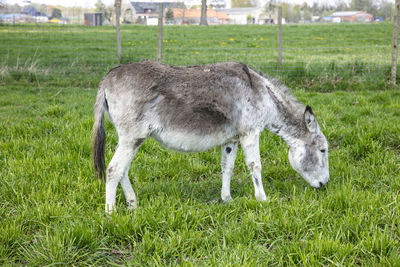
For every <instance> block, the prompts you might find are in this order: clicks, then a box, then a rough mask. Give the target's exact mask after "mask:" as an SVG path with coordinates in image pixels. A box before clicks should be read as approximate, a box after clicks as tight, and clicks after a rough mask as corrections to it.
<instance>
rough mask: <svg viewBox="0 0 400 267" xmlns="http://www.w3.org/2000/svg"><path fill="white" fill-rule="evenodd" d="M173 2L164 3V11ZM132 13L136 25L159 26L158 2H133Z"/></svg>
mask: <svg viewBox="0 0 400 267" xmlns="http://www.w3.org/2000/svg"><path fill="white" fill-rule="evenodd" d="M172 4H173V2H164V3H163V8H164V10H165V9H166V8H168V7H169V6H170V5H172ZM131 6H132V13H133V16H134V17H135V20H136V23H138V24H145V25H157V24H158V3H157V2H131Z"/></svg>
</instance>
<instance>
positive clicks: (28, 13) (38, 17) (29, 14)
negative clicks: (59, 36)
mask: <svg viewBox="0 0 400 267" xmlns="http://www.w3.org/2000/svg"><path fill="white" fill-rule="evenodd" d="M21 14H22V15H25V20H26V21H32V22H48V21H49V18H48V17H47V15H46V13H44V12H40V11H38V10H37V9H36V8H35V7H34V6H27V7H25V8H24V9H23V10H22V12H21Z"/></svg>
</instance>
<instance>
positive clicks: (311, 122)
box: [304, 105, 318, 133]
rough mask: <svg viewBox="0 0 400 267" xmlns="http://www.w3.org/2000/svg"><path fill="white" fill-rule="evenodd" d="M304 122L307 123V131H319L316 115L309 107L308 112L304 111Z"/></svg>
mask: <svg viewBox="0 0 400 267" xmlns="http://www.w3.org/2000/svg"><path fill="white" fill-rule="evenodd" d="M304 122H305V123H306V126H307V129H308V130H309V131H310V132H312V133H315V132H317V130H318V123H317V120H316V119H315V116H314V113H313V111H312V109H311V107H310V106H308V105H307V107H306V110H305V111H304Z"/></svg>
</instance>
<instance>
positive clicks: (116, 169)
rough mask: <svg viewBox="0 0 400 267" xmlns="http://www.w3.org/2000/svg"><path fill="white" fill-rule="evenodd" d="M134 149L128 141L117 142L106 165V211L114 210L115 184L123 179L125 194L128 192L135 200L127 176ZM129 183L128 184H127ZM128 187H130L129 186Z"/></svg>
mask: <svg viewBox="0 0 400 267" xmlns="http://www.w3.org/2000/svg"><path fill="white" fill-rule="evenodd" d="M135 152H136V149H134V146H133V145H132V144H130V143H124V142H119V143H118V147H117V150H116V151H115V154H114V156H113V158H112V159H111V162H110V164H109V165H108V167H107V180H106V207H105V208H106V212H108V213H112V212H113V211H115V199H116V194H117V186H118V184H119V182H120V181H121V179H123V180H124V181H123V183H122V187H123V189H124V192H125V194H126V193H128V195H130V196H131V197H132V198H134V201H135V202H136V195H135V193H134V192H133V189H132V186H131V185H130V182H129V180H126V179H129V178H128V171H129V166H130V164H131V161H132V159H133V156H134V155H135ZM128 183H129V185H128ZM129 187H130V188H129Z"/></svg>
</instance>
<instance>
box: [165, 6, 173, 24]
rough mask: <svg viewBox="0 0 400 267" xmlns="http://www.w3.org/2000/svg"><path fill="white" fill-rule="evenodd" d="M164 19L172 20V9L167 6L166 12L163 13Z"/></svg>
mask: <svg viewBox="0 0 400 267" xmlns="http://www.w3.org/2000/svg"><path fill="white" fill-rule="evenodd" d="M165 19H166V21H168V22H171V21H173V20H174V12H173V11H172V8H170V7H169V8H168V9H167V12H166V13H165Z"/></svg>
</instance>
